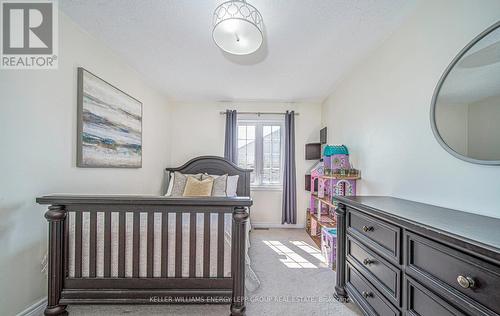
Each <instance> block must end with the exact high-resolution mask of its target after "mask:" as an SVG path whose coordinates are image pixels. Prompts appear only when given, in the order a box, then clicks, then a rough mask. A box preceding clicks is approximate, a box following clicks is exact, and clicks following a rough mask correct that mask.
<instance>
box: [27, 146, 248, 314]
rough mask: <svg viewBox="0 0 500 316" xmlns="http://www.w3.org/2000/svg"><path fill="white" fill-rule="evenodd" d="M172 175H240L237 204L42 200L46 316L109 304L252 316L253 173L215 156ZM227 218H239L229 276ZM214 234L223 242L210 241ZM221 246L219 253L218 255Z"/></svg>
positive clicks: (124, 198) (225, 200) (224, 200)
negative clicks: (207, 308) (223, 307)
mask: <svg viewBox="0 0 500 316" xmlns="http://www.w3.org/2000/svg"><path fill="white" fill-rule="evenodd" d="M166 170H167V171H170V172H172V171H179V172H181V173H188V174H191V173H193V174H195V173H208V174H217V175H222V174H228V175H239V180H238V188H237V194H238V197H211V198H170V197H164V196H152V195H151V196H133V195H92V196H90V195H47V196H43V197H38V198H37V199H36V201H37V203H39V204H45V205H50V206H49V207H48V210H47V212H46V213H45V218H46V219H47V221H48V223H49V241H48V246H49V247H48V248H49V267H48V303H47V308H46V310H45V314H46V315H62V314H66V313H67V312H66V305H68V304H102V303H106V304H157V303H167V304H168V303H174V304H175V303H177V304H181V303H219V304H229V303H230V304H231V307H230V310H231V315H244V314H245V299H244V298H245V251H246V230H247V227H246V226H247V221H248V217H249V213H248V209H249V207H250V206H251V205H252V200H251V198H250V172H251V170H246V169H241V168H239V167H238V166H236V165H234V164H233V163H231V162H229V161H227V160H225V159H224V158H221V157H215V156H203V157H197V158H194V159H192V160H190V161H189V162H187V163H186V164H184V165H183V166H181V167H178V168H167V169H166ZM226 214H230V215H228V216H230V218H232V220H231V221H232V223H231V228H230V229H231V234H230V238H229V239H230V248H229V249H230V255H229V256H230V258H229V260H230V269H227V268H225V265H224V260H225V258H224V256H225V254H224V253H225V252H224V250H226V253H227V249H228V246H226V248H225V246H224V243H225V241H224V238H225V236H226V237H227V234H225V232H224V225H225V222H224V218H225V217H226ZM213 216H217V220H216V221H214V220H213ZM160 218H161V220H160ZM143 219H144V223H142V222H141V221H142V220H143ZM186 219H187V220H186ZM129 220H130V227H129V226H127V225H129ZM156 220H159V222H156ZM198 220H199V222H198ZM126 221H127V222H126ZM186 222H187V223H186ZM98 223H99V224H98ZM126 223H127V224H126ZM199 223H201V224H199ZM142 224H144V225H142ZM187 224H188V225H189V229H187V231H185V230H186V226H185V225H187ZM141 225H142V226H141ZM197 225H198V226H197ZM199 225H202V227H201V228H200V227H199ZM116 227H117V228H116ZM158 227H161V229H158ZM215 227H216V231H217V235H216V236H217V237H216V238H215V239H216V241H215V240H212V241H211V236H212V233H215V232H212V231H211V230H212V228H215ZM143 228H144V229H146V230H142V229H143ZM170 228H174V229H173V230H175V232H173V231H172V232H169V229H170ZM126 233H127V238H126ZM129 233H130V236H131V238H130V239H128V237H129V236H128V234H129ZM172 234H173V235H172ZM143 235H144V236H143ZM201 237H202V238H203V239H202V240H203V241H202V242H201V243H202V245H200V238H201ZM141 238H144V240H145V241H144V243H143V242H142V241H141ZM183 238H184V245H186V244H187V245H186V246H183ZM212 239H213V238H212ZM130 240H131V241H130ZM186 240H188V241H187V242H186ZM197 242H198V244H197ZM129 243H130V244H129ZM215 244H216V249H217V251H216V254H214V253H211V252H213V251H214V250H213V249H214V248H213V247H212V246H213V245H215ZM129 246H130V247H129ZM201 246H202V249H203V251H202V252H200V250H199V249H201V248H200V247H201ZM183 248H184V249H183ZM197 249H198V250H197ZM221 250H222V251H221ZM183 251H184V253H183ZM197 251H198V252H197ZM200 253H201V256H202V258H199V257H200V256H199V255H200ZM141 254H142V256H141ZM171 254H172V255H171ZM197 254H198V255H197ZM186 258H188V259H186ZM195 258H197V259H195ZM211 258H212V259H211ZM226 259H227V258H226ZM183 260H184V261H183ZM186 260H187V261H188V262H186ZM197 260H199V262H198V263H199V264H198V265H197ZM211 260H212V261H216V263H214V262H211ZM212 266H213V268H214V269H213V270H214V272H213V273H211V272H210V269H211V267H212ZM215 266H216V269H215ZM227 270H230V271H229V272H230V274H229V275H226V274H227V272H228V271H227ZM215 271H216V272H215ZM225 273H226V274H225Z"/></svg>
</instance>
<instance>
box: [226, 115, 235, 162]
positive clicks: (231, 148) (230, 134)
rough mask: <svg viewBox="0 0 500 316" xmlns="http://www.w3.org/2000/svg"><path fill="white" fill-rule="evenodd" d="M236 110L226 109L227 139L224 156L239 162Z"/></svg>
mask: <svg viewBox="0 0 500 316" xmlns="http://www.w3.org/2000/svg"><path fill="white" fill-rule="evenodd" d="M236 120H237V115H236V110H226V139H225V142H224V158H226V159H227V160H229V161H232V162H234V163H235V164H237V163H238V138H237V137H238V136H237V128H238V127H237V125H236Z"/></svg>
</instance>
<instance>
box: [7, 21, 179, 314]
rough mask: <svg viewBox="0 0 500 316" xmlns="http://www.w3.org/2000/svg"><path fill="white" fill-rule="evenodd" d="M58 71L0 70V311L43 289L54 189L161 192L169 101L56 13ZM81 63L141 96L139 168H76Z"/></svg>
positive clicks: (10, 310)
mask: <svg viewBox="0 0 500 316" xmlns="http://www.w3.org/2000/svg"><path fill="white" fill-rule="evenodd" d="M59 21H60V22H59V24H60V33H59V36H60V50H59V52H60V60H59V69H58V70H34V71H28V70H0V96H1V103H0V148H1V149H0V152H1V158H0V170H1V171H0V244H1V245H2V251H1V252H0V314H1V315H14V314H16V313H18V312H20V311H22V310H23V309H25V308H26V307H27V306H29V305H31V304H32V303H33V302H35V301H37V300H38V299H39V298H41V297H43V296H45V295H46V288H47V281H46V276H45V275H44V274H43V273H42V272H41V269H42V266H41V261H42V258H43V256H44V254H45V253H46V251H47V223H46V220H45V219H44V217H43V214H44V212H45V207H44V206H39V205H37V204H36V203H35V198H36V197H37V196H40V195H43V194H48V193H56V192H66V193H101V194H102V193H155V194H156V193H159V192H160V186H161V184H162V180H163V168H164V167H166V166H168V165H170V162H169V151H168V150H169V147H170V143H169V142H170V136H169V117H170V113H169V106H168V104H167V99H166V98H165V97H164V96H163V95H162V94H160V93H157V92H156V91H155V90H153V89H151V88H150V87H148V86H147V85H146V84H145V83H144V81H143V80H142V79H141V76H139V74H138V73H136V72H135V71H134V70H133V69H131V68H130V67H129V66H127V65H126V64H125V63H123V62H122V61H121V60H120V58H119V57H118V56H116V55H115V54H114V53H113V52H112V51H110V50H109V49H108V48H106V47H105V46H103V45H102V44H101V43H100V42H98V41H96V40H94V39H93V38H91V37H90V36H89V35H88V34H87V33H84V32H83V31H82V30H81V29H79V28H78V27H77V26H76V25H75V24H74V23H73V22H71V21H70V20H69V19H68V18H67V17H65V16H64V15H63V14H61V15H60V20H59ZM78 66H83V67H85V68H86V69H88V70H89V71H91V72H93V73H95V74H96V75H98V76H100V77H102V78H104V79H105V80H107V81H108V82H110V83H112V84H114V85H116V86H117V87H119V88H120V89H122V90H123V91H126V92H127V93H129V94H130V95H132V96H134V97H135V98H137V99H138V100H140V101H142V102H143V112H144V115H143V167H142V168H141V169H79V168H76V166H75V161H76V157H75V155H76V144H75V143H76V115H77V114H76V109H77V105H76V79H77V67H78Z"/></svg>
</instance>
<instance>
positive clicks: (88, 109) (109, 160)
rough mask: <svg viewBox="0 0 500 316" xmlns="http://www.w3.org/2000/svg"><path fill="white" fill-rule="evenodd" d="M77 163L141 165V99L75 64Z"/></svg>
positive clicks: (133, 166) (125, 166)
mask: <svg viewBox="0 0 500 316" xmlns="http://www.w3.org/2000/svg"><path fill="white" fill-rule="evenodd" d="M77 97H78V102H77V103H78V140H77V166H78V167H83V168H141V167H142V103H141V102H140V101H138V100H136V99H134V98H133V97H131V96H130V95H128V94H126V93H125V92H123V91H121V90H120V89H118V88H116V87H114V86H113V85H111V84H109V83H107V82H106V81H104V80H102V79H101V78H99V77H97V76H96V75H94V74H92V73H90V72H89V71H87V70H85V69H84V68H81V67H80V68H78V96H77Z"/></svg>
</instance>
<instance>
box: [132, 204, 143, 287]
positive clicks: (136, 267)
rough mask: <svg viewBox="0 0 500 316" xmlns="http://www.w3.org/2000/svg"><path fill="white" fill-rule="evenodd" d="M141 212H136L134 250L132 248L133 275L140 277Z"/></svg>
mask: <svg viewBox="0 0 500 316" xmlns="http://www.w3.org/2000/svg"><path fill="white" fill-rule="evenodd" d="M140 215H141V213H139V212H134V224H133V227H134V228H133V237H132V238H133V247H132V248H133V250H132V277H134V278H138V277H139V245H140V242H139V224H140Z"/></svg>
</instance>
